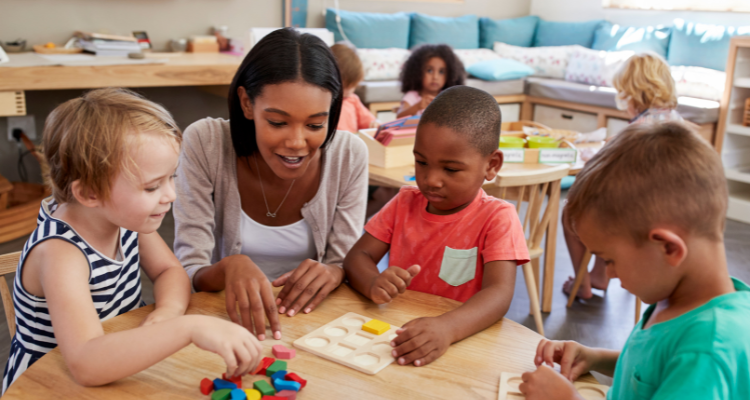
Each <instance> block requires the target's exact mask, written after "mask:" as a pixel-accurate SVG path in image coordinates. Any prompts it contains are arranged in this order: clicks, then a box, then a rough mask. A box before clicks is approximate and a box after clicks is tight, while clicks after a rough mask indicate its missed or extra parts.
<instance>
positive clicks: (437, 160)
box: [344, 86, 529, 366]
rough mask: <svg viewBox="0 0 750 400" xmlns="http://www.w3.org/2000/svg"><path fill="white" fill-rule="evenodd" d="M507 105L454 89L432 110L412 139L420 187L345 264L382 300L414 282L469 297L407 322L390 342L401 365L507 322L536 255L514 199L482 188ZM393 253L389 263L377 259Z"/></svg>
mask: <svg viewBox="0 0 750 400" xmlns="http://www.w3.org/2000/svg"><path fill="white" fill-rule="evenodd" d="M499 135H500V110H499V109H498V107H497V102H496V101H495V99H494V98H493V97H492V96H490V95H489V94H488V93H486V92H483V91H481V90H479V89H475V88H471V87H467V86H456V87H454V88H450V89H447V90H445V91H443V92H442V93H441V94H440V95H439V96H437V97H436V98H435V100H434V101H433V102H432V103H431V104H430V106H429V107H427V109H426V110H425V112H424V114H423V115H422V118H421V120H420V122H419V127H418V128H417V136H416V139H415V144H414V158H415V160H416V165H415V171H416V173H415V175H416V180H417V186H418V187H419V188H416V187H413V186H404V187H402V188H401V191H400V192H399V193H398V195H397V196H396V197H395V198H394V199H393V200H391V201H390V202H389V203H388V204H387V205H386V206H385V207H384V208H383V209H382V210H381V211H380V212H379V213H378V214H376V215H375V216H374V217H373V218H372V219H371V220H370V222H368V223H367V225H366V226H365V230H366V233H365V234H364V236H362V237H361V238H360V239H359V241H358V242H357V243H356V244H355V245H354V247H353V248H352V249H351V251H350V252H349V254H347V256H346V259H345V260H344V269H345V271H346V275H347V277H348V278H349V282H350V283H351V285H352V286H353V287H354V288H355V289H356V290H358V291H359V292H360V293H362V294H363V295H365V296H366V297H368V298H370V299H372V300H373V301H374V302H375V303H378V304H382V303H387V302H390V301H391V300H392V299H393V298H395V297H396V296H398V295H399V294H400V293H403V292H404V290H406V289H407V288H408V289H410V290H416V291H420V292H425V293H431V294H436V295H439V296H443V297H447V298H451V299H454V300H458V301H461V302H464V304H463V305H462V306H460V307H458V308H456V309H455V310H453V311H450V312H447V313H445V314H443V315H441V316H439V317H429V318H419V319H415V320H413V321H410V322H408V323H406V324H405V325H404V326H403V328H402V329H400V330H399V331H397V334H398V336H397V337H396V338H395V339H394V340H393V341H392V342H391V345H392V346H393V347H394V349H393V356H394V357H395V358H396V359H397V360H398V363H399V364H401V365H406V364H410V363H414V365H415V366H423V365H426V364H429V363H430V362H432V361H434V360H436V359H437V358H438V357H440V356H441V355H442V354H443V353H445V351H446V350H447V349H448V347H449V346H450V345H451V344H452V343H455V342H457V341H459V340H461V339H464V338H466V337H468V336H470V335H473V334H474V333H477V332H479V331H481V330H483V329H485V328H487V327H489V326H490V325H492V324H494V323H495V322H497V321H498V320H500V319H501V318H502V317H503V316H504V315H505V313H506V312H507V311H508V308H509V307H510V302H511V300H512V299H513V289H514V286H515V282H516V278H515V277H516V266H517V265H519V264H524V263H526V262H528V260H529V253H528V250H527V248H526V240H525V238H524V232H523V229H522V228H521V222H520V221H519V219H518V215H517V214H516V211H515V209H514V207H513V205H511V204H509V203H507V202H505V201H503V200H500V199H497V198H494V197H491V196H489V195H487V193H485V192H484V190H482V184H483V183H484V181H485V180H487V179H490V180H491V179H494V178H495V175H496V174H497V172H498V171H499V170H500V167H501V166H502V164H503V157H502V153H500V151H499V150H498V149H497V143H498V141H499ZM389 250H390V261H389V267H388V268H387V269H386V270H385V271H383V273H382V274H378V268H377V266H376V264H377V263H378V262H379V261H380V259H381V258H382V257H383V255H384V254H385V253H386V252H388V251H389Z"/></svg>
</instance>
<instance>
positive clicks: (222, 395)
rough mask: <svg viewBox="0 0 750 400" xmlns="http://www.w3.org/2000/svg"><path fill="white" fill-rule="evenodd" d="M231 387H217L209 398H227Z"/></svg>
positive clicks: (212, 399) (214, 399) (217, 399)
mask: <svg viewBox="0 0 750 400" xmlns="http://www.w3.org/2000/svg"><path fill="white" fill-rule="evenodd" d="M231 394H232V389H219V390H217V391H215V392H214V393H213V394H212V395H211V400H229V396H231Z"/></svg>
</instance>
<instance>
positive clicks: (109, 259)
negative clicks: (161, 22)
mask: <svg viewBox="0 0 750 400" xmlns="http://www.w3.org/2000/svg"><path fill="white" fill-rule="evenodd" d="M181 135H182V134H181V132H180V130H179V129H178V128H177V125H176V124H175V122H174V120H173V119H172V116H171V115H169V113H168V112H167V111H166V110H165V109H164V108H162V107H161V106H159V105H157V104H154V103H152V102H150V101H148V100H145V99H143V98H142V97H140V96H138V95H137V94H135V93H132V92H130V91H127V90H124V89H100V90H94V91H91V92H89V93H87V94H85V95H83V97H80V98H77V99H73V100H70V101H67V102H65V103H63V104H62V105H60V106H59V107H57V108H56V109H55V110H54V111H53V112H52V113H51V114H50V115H49V117H48V118H47V122H46V124H45V127H44V139H43V142H44V151H45V157H46V159H47V161H48V162H49V166H50V180H51V183H52V192H53V197H50V198H47V199H45V200H43V201H42V204H41V209H40V210H39V218H38V227H37V229H36V230H35V231H34V232H33V233H32V234H31V237H30V238H29V240H28V241H27V242H26V245H25V246H24V249H23V252H22V254H21V259H20V261H19V263H18V269H17V272H16V277H15V281H14V285H13V286H14V290H13V303H14V307H15V311H16V333H15V336H14V337H13V340H12V342H11V348H10V356H9V357H8V363H7V365H6V367H5V374H4V377H3V393H5V391H6V390H7V389H8V387H9V386H10V385H11V384H12V383H13V382H14V381H15V380H16V379H17V378H18V377H19V376H20V375H21V374H22V373H23V372H24V371H25V370H26V369H27V368H29V367H30V366H31V365H32V364H33V363H34V362H36V361H37V360H38V359H39V358H40V357H42V356H43V355H45V354H46V353H48V352H49V351H50V350H52V349H53V348H55V347H56V346H58V345H59V346H60V351H61V353H62V355H63V358H64V359H65V363H66V364H67V366H68V368H69V370H70V373H71V375H72V376H73V379H75V381H76V382H78V383H79V384H81V385H84V386H96V385H103V384H106V383H109V382H113V381H116V380H118V379H120V378H124V377H127V376H130V375H132V374H135V373H137V372H139V371H142V370H144V369H146V368H148V367H150V366H152V365H154V364H155V363H157V362H159V361H161V360H163V359H164V358H166V357H168V356H170V355H171V354H172V353H174V352H176V351H178V350H180V349H182V348H183V347H185V346H187V345H189V344H190V343H195V345H196V346H198V347H200V348H202V349H204V350H208V351H211V352H213V353H217V354H219V355H221V356H222V357H223V358H224V360H225V362H226V364H227V374H228V375H230V376H231V375H241V374H244V373H247V372H248V371H250V370H252V369H253V368H254V367H255V366H256V364H257V362H258V359H259V356H260V353H261V347H260V344H259V343H258V341H257V340H256V339H255V337H253V336H252V334H250V333H249V332H248V331H247V330H246V329H245V328H243V327H241V326H239V325H236V324H233V323H231V322H228V321H224V320H221V319H218V318H213V317H208V316H200V315H188V316H184V315H183V314H184V313H185V310H186V308H187V306H188V302H189V300H190V282H189V280H188V277H187V274H185V270H184V269H183V268H182V266H181V265H180V263H179V261H178V260H177V258H176V257H175V256H174V254H172V252H171V251H170V250H169V247H167V245H166V244H165V243H164V240H162V238H161V237H160V236H159V234H158V233H157V232H156V230H157V228H158V227H159V225H161V222H162V219H163V218H164V216H165V215H166V213H167V212H169V208H170V205H171V203H172V201H174V199H175V189H174V180H173V178H174V173H175V170H176V168H177V160H178V153H179V151H180V143H181V140H182V138H181ZM140 267H142V268H143V270H144V272H145V273H146V275H148V277H149V278H150V279H151V280H152V281H153V282H154V297H155V298H156V307H155V309H154V311H153V312H151V313H150V314H149V315H148V316H147V317H146V318H145V319H144V320H143V322H142V323H141V326H140V327H138V328H135V329H130V330H126V331H121V332H116V333H111V334H107V335H105V334H104V331H103V329H102V324H101V323H102V321H105V320H107V319H110V318H113V317H115V316H117V315H120V314H122V313H125V312H128V311H130V310H133V309H136V308H138V307H140V306H141V305H143V302H142V300H141V281H140V269H139V268H140Z"/></svg>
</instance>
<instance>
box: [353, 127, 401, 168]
mask: <svg viewBox="0 0 750 400" xmlns="http://www.w3.org/2000/svg"><path fill="white" fill-rule="evenodd" d="M376 131H377V129H362V130H361V131H359V133H357V136H359V137H360V138H361V139H362V140H363V141H364V142H365V144H366V145H367V151H368V153H369V158H370V159H369V163H370V165H374V166H376V167H380V168H395V167H405V166H407V165H414V138H413V137H410V138H398V139H393V140H392V141H391V143H389V144H388V146H383V144H382V143H380V142H378V141H377V140H375V139H374V138H373V135H374V134H375V132H376Z"/></svg>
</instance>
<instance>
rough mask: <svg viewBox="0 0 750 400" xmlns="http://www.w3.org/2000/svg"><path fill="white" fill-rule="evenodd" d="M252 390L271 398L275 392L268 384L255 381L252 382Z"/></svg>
mask: <svg viewBox="0 0 750 400" xmlns="http://www.w3.org/2000/svg"><path fill="white" fill-rule="evenodd" d="M253 388H254V389H255V390H257V391H259V392H260V394H262V395H263V396H273V395H274V393H276V390H274V388H273V387H272V386H271V385H269V384H268V382H266V381H255V382H253Z"/></svg>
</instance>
